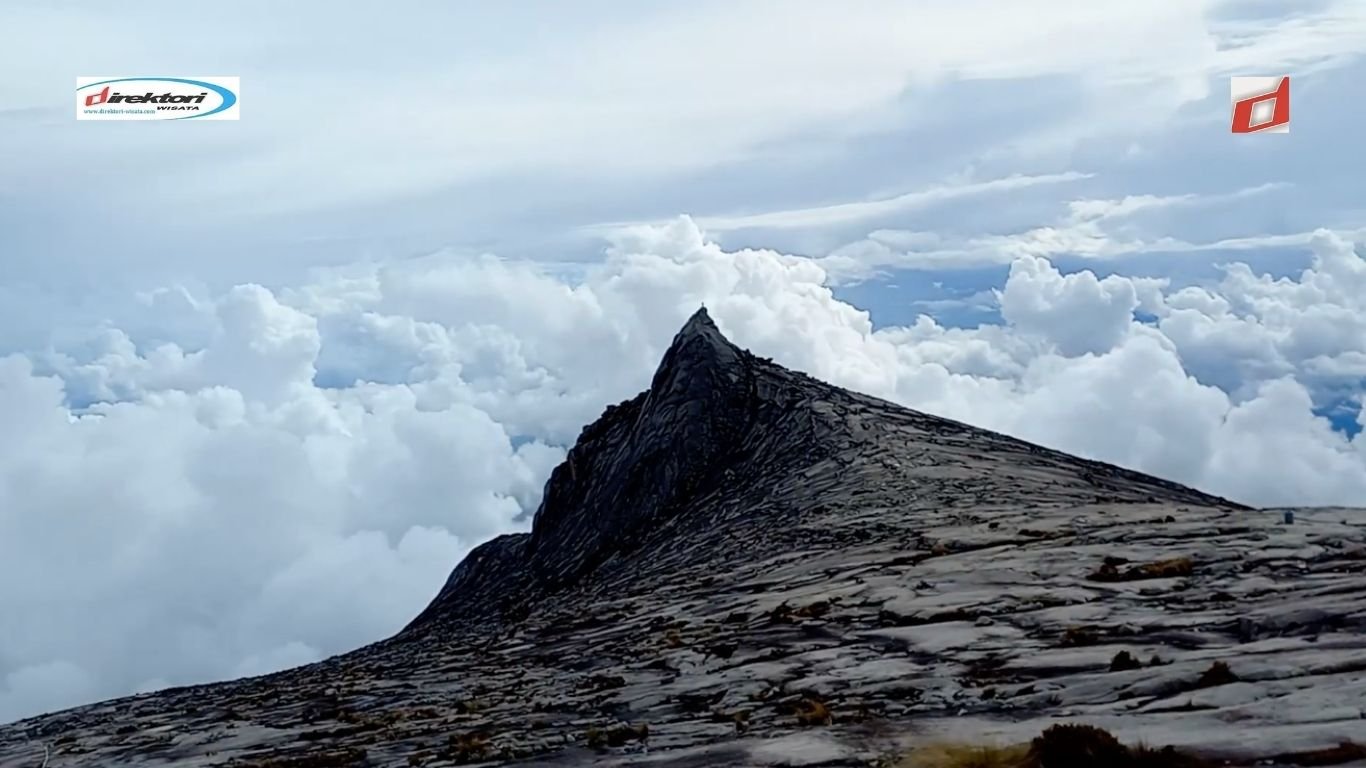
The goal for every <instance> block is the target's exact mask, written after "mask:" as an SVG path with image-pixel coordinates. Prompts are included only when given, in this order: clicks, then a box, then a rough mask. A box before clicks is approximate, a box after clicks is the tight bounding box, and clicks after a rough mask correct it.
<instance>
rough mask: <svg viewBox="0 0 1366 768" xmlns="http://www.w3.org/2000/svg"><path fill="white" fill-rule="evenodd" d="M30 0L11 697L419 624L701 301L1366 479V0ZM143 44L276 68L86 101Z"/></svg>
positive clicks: (919, 388)
mask: <svg viewBox="0 0 1366 768" xmlns="http://www.w3.org/2000/svg"><path fill="white" fill-rule="evenodd" d="M0 29H4V30H6V31H7V33H8V34H7V39H6V45H4V46H0V67H3V71H6V72H10V73H22V76H14V77H7V78H4V79H0V104H2V105H3V106H0V135H3V136H4V137H5V141H3V142H0V614H3V615H5V616H6V617H15V620H7V621H5V622H3V623H0V722H2V721H6V720H11V719H15V718H20V717H24V716H28V715H32V714H36V713H39V712H42V711H47V710H51V709H55V708H60V707H65V706H70V705H74V704H79V703H83V702H87V701H93V700H96V699H99V698H105V697H110V696H116V695H123V694H127V693H131V692H134V691H140V690H150V689H155V688H158V687H164V686H166V685H173V684H184V683H191V682H201V681H206V680H214V679H222V678H228V677H234V676H240V675H247V674H259V673H264V672H268V671H272V670H275V669H280V668H283V667H286V666H290V665H294V664H298V663H304V662H308V661H312V660H316V659H318V658H322V657H324V656H327V655H330V654H333V653H337V652H341V651H345V650H348V649H351V648H354V647H357V646H359V645H362V644H364V643H366V642H370V641H373V640H377V639H380V638H382V637H384V636H387V635H388V634H390V633H392V632H394V631H396V630H397V629H398V628H400V627H401V626H402V625H403V624H404V623H405V622H406V621H407V620H408V619H409V618H411V617H412V616H413V615H414V614H416V612H417V611H419V610H420V609H421V608H422V607H423V606H424V605H425V603H426V601H427V600H428V599H429V598H430V597H431V596H432V595H433V594H434V593H435V591H436V590H437V589H438V588H439V587H440V585H441V583H442V582H443V581H444V579H445V577H446V575H447V574H448V573H449V571H450V569H451V568H452V567H453V566H454V564H455V563H456V562H457V561H458V560H459V558H460V557H461V556H463V554H464V553H465V552H467V551H468V550H469V549H470V548H471V547H473V546H474V545H476V544H478V543H479V542H481V541H483V540H485V539H487V538H489V537H491V536H494V535H497V534H499V533H504V532H509V531H514V530H524V529H525V528H526V526H527V524H528V523H527V519H528V516H529V514H530V513H531V512H532V511H534V509H535V507H536V505H537V504H538V502H539V496H540V492H541V487H542V484H543V483H544V481H545V479H546V478H547V477H548V475H549V472H550V470H551V468H552V467H553V466H554V465H555V464H556V463H557V462H558V461H559V460H560V459H561V458H562V457H563V455H564V452H565V450H566V449H567V447H568V446H569V445H571V444H572V442H573V440H574V438H575V437H576V435H577V434H578V431H579V430H580V429H581V428H582V426H583V425H585V424H586V423H588V422H590V421H592V420H593V419H595V418H596V417H597V416H598V415H599V414H600V413H601V411H602V409H603V408H604V407H605V406H606V405H608V404H609V403H613V402H616V401H619V400H621V399H624V398H626V397H629V396H630V395H632V394H634V393H635V392H637V391H639V390H640V389H642V388H643V387H644V386H646V385H647V384H648V381H649V377H650V374H651V372H652V370H653V367H654V365H655V364H656V363H657V361H658V358H659V356H660V355H661V354H662V352H663V350H664V349H665V347H666V346H667V345H668V343H669V340H670V339H671V337H672V335H673V333H674V332H675V331H676V330H677V329H678V327H679V326H680V325H681V323H682V322H683V321H684V319H685V318H686V317H687V316H688V315H689V314H691V312H692V311H694V310H695V309H696V308H697V306H698V304H699V303H702V302H705V303H706V305H707V307H708V308H709V310H711V313H712V315H713V317H715V318H716V320H717V322H718V324H719V325H720V326H721V328H722V330H723V331H724V332H726V333H727V334H728V335H730V337H731V338H732V339H734V340H735V341H736V342H737V343H740V344H741V345H743V346H747V347H749V348H751V349H753V350H754V351H755V352H756V353H759V354H763V355H767V356H771V357H773V358H774V359H776V360H777V361H778V362H780V363H783V364H785V365H788V366H790V367H794V368H797V369H800V370H804V371H807V372H809V373H812V374H813V375H816V376H818V377H821V378H824V379H827V380H830V381H833V382H835V383H838V384H841V385H844V386H848V387H851V388H854V389H857V390H860V391H863V392H867V393H870V394H874V395H878V396H882V397H886V398H889V399H892V400H895V401H898V402H901V403H904V404H906V405H909V406H912V407H916V408H920V409H923V410H926V411H929V412H932V413H936V414H940V415H944V416H948V417H951V418H955V419H960V420H963V421H967V422H971V423H974V424H978V425H981V426H985V427H989V428H992V429H997V430H1001V431H1005V432H1008V433H1010V434H1013V435H1016V436H1019V437H1022V438H1025V439H1029V440H1033V441H1037V442H1040V443H1043V444H1046V445H1049V446H1052V447H1057V448H1061V449H1064V450H1068V451H1071V452H1075V453H1080V454H1083V455H1086V456H1089V457H1093V458H1098V459H1103V460H1107V461H1113V462H1117V463H1120V464H1124V465H1126V466H1130V467H1134V468H1137V469H1141V470H1145V471H1148V472H1152V473H1155V474H1159V475H1162V476H1164V477H1169V478H1172V479H1175V480H1178V481H1181V482H1184V483H1189V484H1194V485H1197V486H1199V487H1200V488H1202V489H1204V490H1208V491H1211V492H1214V493H1218V494H1222V495H1225V496H1228V497H1230V498H1234V499H1237V500H1240V501H1244V502H1248V503H1252V504H1262V505H1283V504H1286V505H1288V504H1305V505H1309V504H1356V505H1362V506H1366V438H1363V437H1360V434H1361V432H1362V428H1363V426H1366V416H1363V415H1362V411H1361V400H1362V397H1363V393H1366V259H1364V258H1363V255H1362V254H1363V253H1366V210H1363V203H1362V202H1361V201H1362V196H1361V194H1360V188H1361V179H1362V178H1363V176H1364V175H1366V174H1363V171H1364V170H1366V167H1363V164H1362V163H1363V161H1361V160H1360V159H1359V155H1360V152H1359V148H1358V146H1357V145H1358V144H1359V140H1358V137H1357V135H1356V134H1357V131H1356V130H1355V128H1354V127H1353V126H1355V125H1359V124H1360V122H1361V120H1362V119H1363V118H1364V117H1366V113H1363V111H1362V110H1363V107H1362V106H1361V100H1360V98H1358V97H1359V94H1360V86H1359V84H1360V82H1362V80H1363V78H1364V77H1366V57H1363V56H1362V55H1361V54H1363V53H1366V5H1363V4H1362V3H1360V2H1358V1H1357V0H1338V1H1334V0H1316V1H1315V2H1243V1H1238V0H1154V1H1153V2H1149V3H1132V2H1119V1H1118V0H1115V1H1113V2H1110V1H1106V0H1093V2H1088V3H1078V2H1065V1H1064V0H1052V1H1046V2H1039V3H1032V4H1028V8H1026V7H1025V5H1024V4H1019V3H1008V2H996V1H995V0H954V1H953V2H949V1H948V0H944V1H943V2H939V1H938V0H927V1H926V2H922V3H915V4H908V3H893V2H887V3H882V2H871V1H870V2H858V3H852V4H841V5H838V6H835V5H831V4H828V3H816V2H810V3H806V2H800V1H793V2H787V1H786V0H785V1H784V2H782V3H772V2H767V3H765V2H753V3H745V2H739V3H737V2H724V3H723V2H704V1H700V0H699V2H694V3H688V4H685V5H678V4H662V3H660V4H650V3H625V2H608V1H607V0H595V1H593V2H586V3H574V4H563V3H549V2H543V3H530V2H521V3H518V2H508V3H499V4H496V5H488V6H480V7H473V6H462V5H457V4H437V3H400V4H398V5H392V4H391V5H387V6H383V7H381V6H373V7H369V8H355V9H350V8H348V9H345V10H340V9H338V8H337V7H336V6H335V5H322V4H318V3H315V2H311V1H310V2H299V3H290V4H280V3H267V2H264V1H263V0H249V1H248V2H244V3H239V4H234V5H233V6H231V7H223V8H221V9H218V8H215V9H208V8H205V9H196V10H186V9H184V8H182V7H180V6H174V5H170V4H167V3H165V2H156V1H153V0H132V1H131V2H127V3H122V4H119V5H118V7H117V8H115V6H112V5H109V4H104V3H94V2H88V1H80V0H44V1H43V2H37V1H36V0H33V1H30V0H0ZM187 30H190V31H192V34H190V33H187ZM1283 73H1289V74H1291V75H1292V76H1293V93H1294V97H1293V98H1294V111H1293V116H1292V128H1291V133H1290V134H1288V135H1277V136H1265V135H1262V136H1259V135H1250V136H1233V135H1230V134H1229V132H1228V126H1227V121H1228V109H1229V107H1228V98H1227V93H1228V80H1227V78H1228V76H1230V75H1235V74H1250V75H1266V74H1283ZM129 74H161V75H167V74H169V75H178V76H186V75H188V76H193V75H238V76H240V77H241V81H242V102H241V103H242V119H241V120H240V121H236V122H217V123H201V124H194V122H193V121H190V122H189V123H178V124H177V123H158V124H156V125H152V124H150V123H92V122H76V121H75V120H73V119H72V116H71V112H70V105H69V96H70V90H69V89H70V88H72V87H73V82H72V81H73V79H74V78H75V77H76V76H78V75H129Z"/></svg>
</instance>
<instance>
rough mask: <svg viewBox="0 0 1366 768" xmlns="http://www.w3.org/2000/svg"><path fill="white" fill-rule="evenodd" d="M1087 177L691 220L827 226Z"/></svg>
mask: <svg viewBox="0 0 1366 768" xmlns="http://www.w3.org/2000/svg"><path fill="white" fill-rule="evenodd" d="M1089 178H1091V174H1087V173H1079V172H1076V171H1067V172H1064V173H1049V174H1040V175H1036V176H1024V175H1019V174H1016V175H1014V176H1007V177H1005V178H1000V179H990V180H988V181H959V182H956V183H951V184H941V185H939V186H934V187H930V188H928V189H924V190H919V191H916V192H907V193H905V194H902V195H897V196H895V197H889V198H885V199H881V200H867V201H862V202H853V203H834V204H831V205H825V206H819V207H815V208H797V209H792V210H786V211H768V212H765V213H751V214H737V215H731V216H697V217H694V220H695V221H696V222H697V224H698V226H701V227H702V228H703V229H705V230H707V231H708V232H713V233H722V232H727V231H730V230H736V229H800V228H806V227H829V226H834V225H839V224H849V223H853V222H860V221H865V220H868V219H875V218H879V217H884V216H888V215H890V214H896V213H904V212H907V211H912V210H917V209H922V208H929V207H931V206H934V205H936V204H939V203H943V202H948V201H951V200H960V199H963V198H969V197H976V196H978V195H990V194H997V193H1001V192H1011V191H1015V190H1020V189H1028V188H1030V187H1034V186H1038V185H1042V184H1061V183H1064V182H1069V181H1077V180H1079V179H1089ZM660 223H661V222H633V223H628V222H621V223H616V224H598V225H594V226H592V227H589V228H588V231H592V232H599V233H604V234H606V233H610V232H611V231H612V230H616V229H622V228H625V227H629V226H640V225H642V224H644V225H651V224H652V225H655V226H657V225H658V224H660Z"/></svg>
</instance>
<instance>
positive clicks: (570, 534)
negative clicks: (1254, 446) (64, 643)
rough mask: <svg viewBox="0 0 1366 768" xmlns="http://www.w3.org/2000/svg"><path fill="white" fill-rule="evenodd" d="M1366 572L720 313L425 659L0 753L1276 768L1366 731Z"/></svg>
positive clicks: (100, 762)
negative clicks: (923, 401) (1054, 728)
mask: <svg viewBox="0 0 1366 768" xmlns="http://www.w3.org/2000/svg"><path fill="white" fill-rule="evenodd" d="M1363 574H1366V516H1363V515H1362V513H1361V512H1359V511H1346V510H1302V511H1300V512H1299V513H1298V517H1297V520H1296V522H1295V524H1294V525H1284V524H1282V523H1281V518H1280V515H1279V513H1276V512H1273V511H1263V510H1251V509H1247V508H1244V507H1241V506H1239V505H1236V504H1232V503H1230V502H1228V501H1226V500H1223V499H1219V498H1216V497H1213V496H1209V495H1207V494H1203V493H1200V492H1198V491H1195V490H1192V489H1189V488H1185V487H1182V486H1180V485H1177V484H1174V483H1170V482H1167V481H1164V480H1160V479H1157V478H1153V477H1149V476H1146V475H1143V474H1140V473H1136V472H1131V471H1128V470H1124V469H1120V468H1117V467H1113V466H1110V465H1106V464H1102V463H1098V462H1093V461H1086V460H1082V459H1078V458H1076V457H1072V456H1068V455H1066V454H1063V453H1059V452H1057V451H1051V450H1047V449H1044V448H1040V447H1038V446H1034V445H1031V444H1028V443H1025V442H1022V441H1019V440H1015V439H1011V438H1008V437H1005V436H1002V435H998V434H995V433H991V432H987V431H984V430H980V429H976V428H973V427H970V426H967V425H964V424H959V423H956V422H952V421H948V420H945V419H940V418H936V417H932V416H928V415H926V414H922V413H918V412H915V411H912V410H908V409H905V408H901V407H899V406H896V405H893V404H891V403H887V402H885V401H882V400H878V399H875V398H871V397H866V396H863V395H859V394H855V393H851V392H848V391H845V390H842V389H839V388H837V387H833V386H831V385H828V384H825V383H823V382H819V381H816V380H814V379H812V378H810V377H807V376H805V375H802V374H799V373H795V372H792V371H789V370H787V369H784V368H782V367H780V366H778V365H775V364H773V363H772V362H771V361H768V360H765V359H762V358H759V357H756V356H754V355H752V354H750V353H748V352H746V351H744V350H741V349H738V348H737V347H735V346H734V345H732V344H731V343H730V342H729V341H727V340H726V339H725V338H724V337H723V336H722V335H721V333H720V332H719V331H718V330H717V328H716V326H715V325H714V324H713V323H712V321H711V319H710V318H709V317H708V316H707V315H706V313H705V312H699V313H698V314H697V315H695V316H694V317H693V318H692V319H691V320H689V321H688V323H687V325H686V326H685V327H684V328H683V329H682V331H680V332H679V334H678V336H677V337H676V338H675V339H674V342H673V345H672V346H671V347H670V348H669V350H668V352H667V353H666V355H665V357H664V360H663V362H662V363H661V365H660V368H659V370H658V372H657V373H656V375H655V377H654V379H653V381H652V382H651V386H650V388H649V389H648V390H647V391H646V392H643V393H641V394H640V395H639V396H637V397H635V398H632V399H631V400H628V401H626V402H624V403H621V404H619V405H616V406H613V407H611V408H608V409H607V411H606V412H605V413H604V414H603V416H602V417H601V418H600V419H599V420H598V421H596V422H595V423H593V424H592V425H590V426H588V427H587V428H585V429H584V431H583V433H582V434H581V435H580V437H579V440H578V442H577V443H576V445H575V446H574V448H573V449H572V450H571V451H570V453H569V455H568V457H567V458H566V460H565V462H564V463H563V464H561V465H560V466H559V467H558V468H556V469H555V471H554V473H553V474H552V476H551V478H550V480H549V482H548V483H547V485H546V489H545V494H544V500H543V502H542V506H541V508H540V509H539V510H538V512H537V513H536V515H535V518H534V522H533V526H532V530H531V532H530V533H527V534H516V535H510V536H502V537H499V538H497V539H494V540H492V541H490V542H488V543H486V544H484V545H482V546H480V547H478V548H476V549H475V550H474V551H473V552H472V553H471V554H470V555H469V557H467V558H466V559H465V561H464V562H462V563H460V564H459V566H457V567H456V569H455V570H454V572H453V573H452V574H451V577H450V579H449V580H448V582H447V583H446V585H445V586H444V588H443V589H442V590H441V591H440V593H439V594H438V595H437V597H436V598H435V599H434V600H433V601H432V603H431V605H430V606H429V607H428V608H427V610H425V611H424V612H423V613H422V614H421V615H420V616H418V617H417V618H415V619H414V620H413V622H412V623H411V624H410V625H409V626H408V627H407V628H405V629H404V631H403V632H401V633H399V635H397V636H396V637H394V638H391V639H389V640H386V641H384V642H381V643H377V644H375V645H373V646H370V647H367V648H363V649H360V650H358V651H356V652H354V653H350V654H347V655H344V656H340V657H336V658H333V659H329V660H327V661H324V662H321V663H318V664H314V665H309V666H307V667H301V668H299V669H295V670H289V671H286V672H282V673H278V674H275V675H270V676H266V677H262V678H254V679H248V680H240V681H234V682H229V683H221V684H216V685H208V686H196V687H192V688H182V689H175V690H171V691H163V692H159V693H156V694H149V695H145V696H138V697H132V698H128V699H121V700H118V701H113V702H107V703H103V704H97V705H92V706H89V707H82V708H79V709H75V710H70V711H68V712H62V713H56V714H52V715H47V716H44V717H41V718H35V719H32V720H28V721H24V722H21V723H17V724H12V725H9V726H0V766H8V765H11V764H14V765H28V764H30V763H32V762H33V758H34V756H35V755H36V756H37V757H38V758H40V759H41V756H42V754H43V752H42V749H43V748H47V749H49V750H51V751H52V755H53V760H52V762H51V763H50V766H51V768H58V766H87V765H88V766H113V765H120V766H122V765H128V766H133V765H148V766H151V765H189V766H198V765H215V764H217V765H222V764H228V765H249V766H257V767H258V768H259V767H263V766H272V767H273V768H279V767H281V766H294V767H295V768H303V766H314V767H315V768H317V767H318V766H322V767H323V768H336V767H337V766H364V765H369V766H390V765H392V766H433V767H439V766H449V765H465V764H476V763H489V764H498V763H517V764H522V765H577V764H589V763H600V764H604V765H659V766H680V767H681V766H712V765H717V766H720V765H725V766H746V765H790V764H804V765H828V766H837V765H839V766H862V765H875V764H878V761H880V760H882V759H884V758H885V757H886V756H887V755H889V754H893V753H895V752H897V751H898V750H900V749H902V748H904V747H905V746H906V745H907V744H909V743H913V742H915V741H917V740H925V739H943V738H963V737H969V738H983V737H985V738H1009V739H1013V740H1019V739H1027V738H1028V737H1030V736H1033V735H1035V734H1037V733H1038V731H1039V730H1040V729H1041V726H1042V725H1043V724H1047V723H1050V722H1055V721H1057V719H1059V718H1067V719H1070V720H1080V721H1084V722H1089V723H1094V724H1098V725H1102V726H1105V727H1108V728H1110V729H1111V730H1113V731H1115V732H1116V733H1117V734H1120V735H1122V736H1124V737H1125V738H1126V739H1128V740H1134V739H1141V740H1144V741H1146V742H1148V743H1154V742H1156V743H1168V742H1170V743H1175V744H1179V745H1185V746H1188V747H1192V748H1195V749H1197V750H1202V751H1204V752H1207V753H1209V754H1213V755H1217V756H1219V757H1220V758H1228V759H1233V760H1237V761H1256V760H1270V763H1268V764H1277V760H1278V759H1280V758H1278V757H1277V756H1285V755H1289V754H1291V753H1293V752H1295V751H1296V750H1301V751H1302V750H1312V749H1320V748H1325V747H1334V746H1336V745H1337V743H1338V742H1340V741H1344V740H1347V739H1350V738H1358V739H1362V734H1363V733H1366V719H1362V718H1363V710H1362V702H1363V701H1366V674H1363V671H1366V578H1363ZM1215 662H1220V663H1223V664H1225V665H1226V668H1223V669H1221V668H1218V667H1215V666H1214V664H1215ZM1344 754H1346V753H1344ZM1285 759H1286V760H1290V758H1285ZM295 760H297V761H299V762H290V761H295ZM272 761H274V762H272ZM308 761H312V762H308ZM1291 762H1293V761H1291ZM33 764H35V765H36V763H33Z"/></svg>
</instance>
